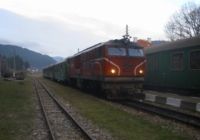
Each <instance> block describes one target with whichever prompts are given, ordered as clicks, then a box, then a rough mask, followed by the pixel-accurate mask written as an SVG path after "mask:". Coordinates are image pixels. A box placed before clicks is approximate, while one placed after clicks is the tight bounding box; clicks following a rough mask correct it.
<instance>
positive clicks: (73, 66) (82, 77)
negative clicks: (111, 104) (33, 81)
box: [43, 37, 146, 98]
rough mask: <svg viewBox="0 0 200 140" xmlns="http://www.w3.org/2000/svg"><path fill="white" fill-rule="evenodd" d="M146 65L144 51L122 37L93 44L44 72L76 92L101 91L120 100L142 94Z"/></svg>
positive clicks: (108, 96) (46, 75)
mask: <svg viewBox="0 0 200 140" xmlns="http://www.w3.org/2000/svg"><path fill="white" fill-rule="evenodd" d="M145 64H146V59H145V56H144V53H143V48H142V47H140V46H138V45H137V44H136V43H134V42H131V41H130V40H129V39H128V38H127V37H124V38H123V39H121V40H110V41H108V42H104V43H99V44H96V45H94V46H92V47H90V48H87V49H85V50H83V51H81V52H79V53H77V54H75V55H74V56H72V57H70V58H67V59H66V60H65V61H64V62H62V63H60V64H56V65H54V66H51V67H48V68H46V69H44V71H43V72H44V76H45V77H48V78H52V79H55V80H59V79H61V81H67V82H68V83H70V84H73V85H76V86H77V87H79V88H85V89H96V90H98V91H100V90H101V91H102V92H101V93H102V94H103V93H104V94H105V95H106V97H107V98H121V97H124V96H125V95H124V94H125V93H136V92H137V93H138V92H142V86H143V82H144V73H145ZM63 68H64V70H61V69H63ZM63 73H64V74H63ZM63 77H64V78H63Z"/></svg>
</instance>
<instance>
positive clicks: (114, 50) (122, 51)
mask: <svg viewBox="0 0 200 140" xmlns="http://www.w3.org/2000/svg"><path fill="white" fill-rule="evenodd" d="M126 49H127V48H118V47H110V48H108V55H110V56H135V57H143V56H144V53H143V50H142V49H133V48H128V50H127V51H126ZM127 53H128V54H127Z"/></svg>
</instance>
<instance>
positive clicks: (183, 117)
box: [119, 100, 200, 128]
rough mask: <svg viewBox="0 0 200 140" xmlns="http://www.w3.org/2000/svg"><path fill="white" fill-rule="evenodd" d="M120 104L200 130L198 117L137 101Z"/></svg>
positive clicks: (121, 102)
mask: <svg viewBox="0 0 200 140" xmlns="http://www.w3.org/2000/svg"><path fill="white" fill-rule="evenodd" d="M119 103H120V104H122V105H126V106H128V107H133V108H136V109H139V110H143V111H146V112H149V113H152V114H156V115H160V116H163V117H165V118H169V119H173V120H176V121H179V122H182V123H185V124H188V125H191V126H193V127H196V128H200V117H198V116H194V115H191V114H186V113H183V112H179V111H175V110H171V109H167V108H163V107H159V106H155V105H152V104H148V103H144V102H141V101H137V100H127V101H120V102H119Z"/></svg>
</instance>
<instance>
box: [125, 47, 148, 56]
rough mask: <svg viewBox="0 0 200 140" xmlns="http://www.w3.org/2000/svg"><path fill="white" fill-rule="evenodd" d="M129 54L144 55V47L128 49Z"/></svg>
mask: <svg viewBox="0 0 200 140" xmlns="http://www.w3.org/2000/svg"><path fill="white" fill-rule="evenodd" d="M128 55H129V56H139V57H140V56H144V53H143V50H142V49H128Z"/></svg>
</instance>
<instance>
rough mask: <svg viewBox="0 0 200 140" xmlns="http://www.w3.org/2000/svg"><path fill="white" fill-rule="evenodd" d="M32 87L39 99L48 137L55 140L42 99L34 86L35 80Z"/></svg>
mask: <svg viewBox="0 0 200 140" xmlns="http://www.w3.org/2000/svg"><path fill="white" fill-rule="evenodd" d="M34 87H35V91H36V93H37V96H38V99H39V103H40V106H41V108H42V113H43V115H44V119H45V122H46V124H47V127H48V129H49V134H50V137H51V139H52V140H56V138H55V136H54V134H53V130H52V128H51V125H50V122H49V119H48V116H47V113H46V111H45V108H44V104H43V102H42V99H41V96H40V94H39V91H38V88H37V86H36V80H35V79H34Z"/></svg>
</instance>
